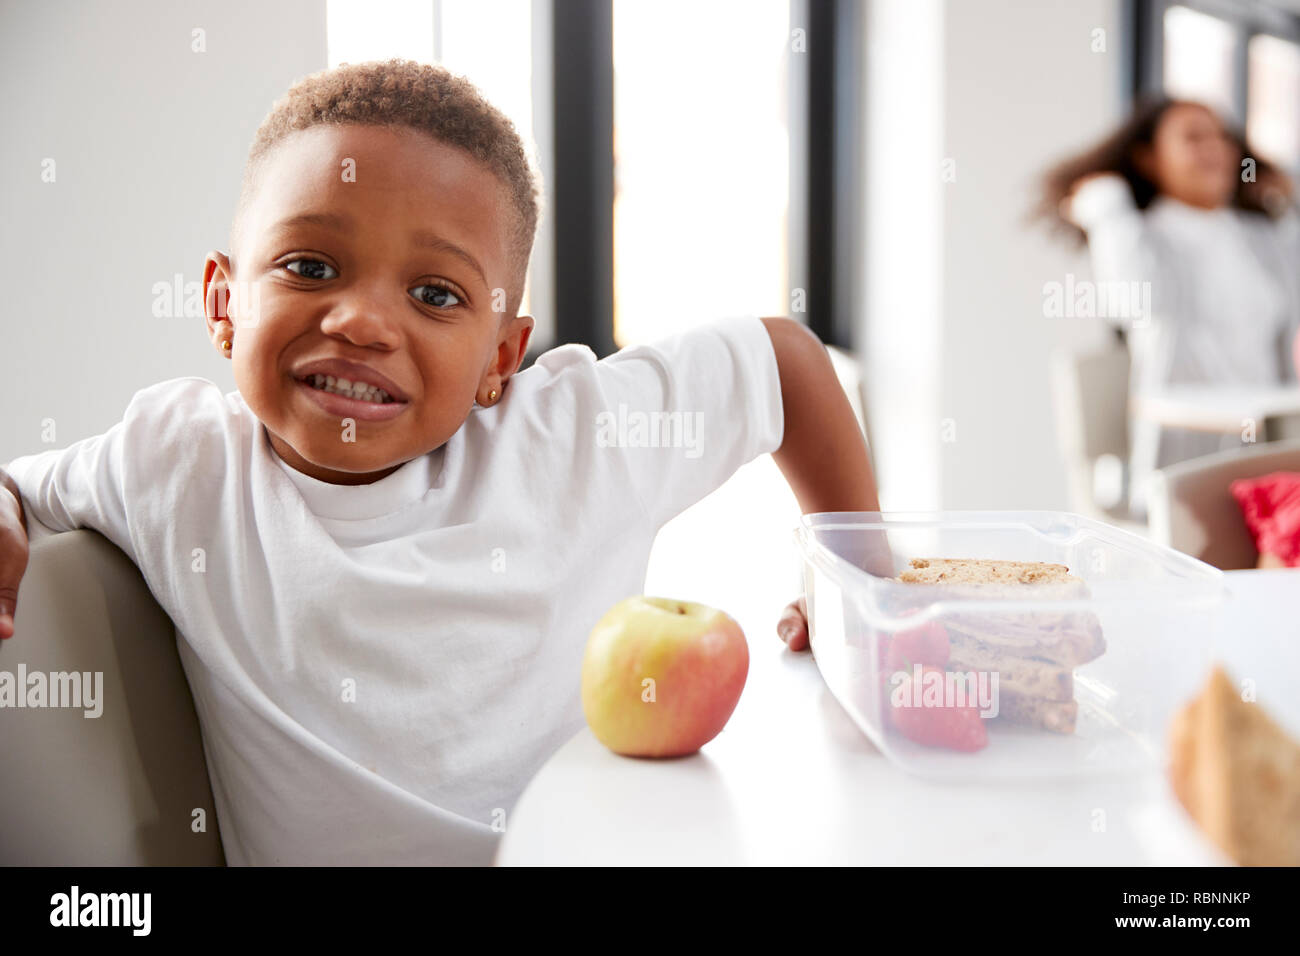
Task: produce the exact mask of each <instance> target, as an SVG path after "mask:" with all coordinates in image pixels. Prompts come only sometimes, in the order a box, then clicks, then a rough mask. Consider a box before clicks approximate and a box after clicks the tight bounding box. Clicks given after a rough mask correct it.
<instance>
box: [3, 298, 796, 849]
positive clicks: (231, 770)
mask: <svg viewBox="0 0 1300 956" xmlns="http://www.w3.org/2000/svg"><path fill="white" fill-rule="evenodd" d="M652 413H660V414H659V415H658V416H657V417H654V418H651V417H650V416H651V415H652ZM665 413H667V414H665ZM654 426H657V427H654ZM783 429H784V416H783V409H782V404H781V392H780V382H779V377H778V374H777V365H776V358H775V354H774V352H773V349H772V344H771V340H770V339H769V337H768V334H767V331H766V328H765V327H764V326H763V324H762V323H761V322H760V321H759V320H758V319H757V318H740V319H725V320H721V321H718V322H714V323H711V324H709V325H707V326H703V327H700V328H698V329H695V330H693V331H691V332H689V333H686V334H684V335H681V336H677V337H674V338H670V339H665V340H663V341H661V342H659V343H656V344H654V345H643V346H636V347H632V348H627V349H624V350H623V351H621V352H619V353H617V354H615V355H612V356H610V357H608V358H606V359H604V360H602V361H599V362H598V361H596V358H595V356H594V354H593V353H592V352H591V351H590V350H589V349H588V348H586V347H585V346H578V345H566V346H562V347H560V348H557V349H553V350H552V351H550V352H547V353H546V354H544V355H542V356H540V357H539V358H538V359H537V361H536V363H535V364H534V365H533V366H532V367H530V368H528V369H526V370H525V371H523V372H521V373H519V374H518V375H516V376H514V377H513V378H512V379H511V380H510V382H509V383H508V386H507V388H506V389H505V391H504V394H503V397H502V399H501V401H500V402H498V403H497V404H496V405H494V406H492V407H489V408H475V409H474V411H473V412H472V413H471V414H470V416H469V418H468V419H467V420H466V421H465V423H464V424H463V425H462V426H461V428H460V429H459V430H458V431H457V432H456V434H455V435H453V436H452V437H451V439H450V440H449V441H448V442H447V443H446V444H445V445H444V446H442V447H441V448H439V449H437V450H436V451H433V452H431V453H429V454H428V455H425V456H423V457H421V458H418V459H414V460H412V461H410V462H407V463H406V464H404V465H403V466H402V467H400V468H398V469H397V470H396V471H395V472H393V473H392V474H390V475H389V476H387V477H386V478H384V479H382V480H380V481H377V482H374V483H373V484H369V485H333V484H328V483H326V482H322V481H319V480H317V479H315V478H311V477H309V476H307V475H304V474H302V473H300V472H297V471H295V470H294V469H292V468H290V467H289V466H288V465H286V464H285V463H284V462H283V461H282V460H281V459H280V458H279V456H278V455H276V453H275V452H274V451H273V450H272V448H271V446H270V444H269V442H268V440H267V437H266V431H265V429H264V428H263V426H262V425H261V423H260V422H259V421H258V420H257V419H256V418H255V417H254V416H253V414H252V413H251V412H250V410H249V408H248V406H247V405H246V404H245V403H244V401H243V399H242V397H241V396H240V394H239V393H238V391H234V392H230V393H228V394H224V395H223V394H222V392H221V391H220V389H219V388H218V387H217V386H216V385H214V384H213V383H211V382H209V381H206V380H205V379H201V378H178V379H173V380H171V381H167V382H161V383H159V384H157V385H154V386H151V387H149V388H145V389H142V390H141V391H139V392H138V393H136V395H135V396H134V398H133V399H132V400H131V403H130V405H129V406H128V408H127V410H126V414H125V417H124V419H123V421H122V422H120V423H118V424H116V425H114V426H113V427H112V428H110V429H109V430H108V431H107V432H106V433H105V434H103V435H99V436H96V437H93V438H88V439H85V440H83V441H80V442H77V443H76V444H74V445H72V446H70V447H69V448H67V449H64V450H59V451H46V452H42V453H40V454H36V455H29V456H25V457H21V458H18V459H15V460H14V461H11V462H9V463H8V464H7V465H4V466H3V467H4V468H5V470H6V471H8V472H9V474H10V475H12V476H13V478H14V480H15V481H16V482H17V484H18V487H19V489H20V490H21V492H22V497H23V505H24V507H25V508H26V509H27V513H28V515H29V517H30V518H31V519H35V520H36V521H39V522H41V524H43V525H45V526H47V527H48V528H50V529H53V530H54V531H66V530H71V529H73V528H78V527H89V528H94V529H95V530H97V531H99V532H101V533H102V534H104V535H105V537H107V538H108V539H109V540H111V541H112V542H113V543H114V544H116V545H117V546H118V547H119V548H121V549H122V550H123V551H124V552H125V553H126V554H127V555H128V556H129V557H130V558H131V559H132V561H134V562H135V564H136V565H137V566H138V567H139V568H140V570H141V572H142V574H143V576H144V579H145V581H146V582H147V583H148V585H149V588H150V590H151V591H152V592H153V594H154V596H155V597H156V598H157V599H158V602H159V604H160V605H161V606H162V607H163V609H164V610H166V612H167V613H168V614H169V615H170V617H171V619H172V621H173V622H174V623H175V625H176V631H177V646H178V649H179V652H180V656H181V662H182V664H183V666H184V669H185V673H186V676H187V678H188V680H189V684H190V688H191V690H192V691H193V694H194V702H195V707H196V710H197V712H198V716H199V722H200V726H201V728H202V734H203V745H204V753H205V755H206V757H207V762H208V771H209V775H210V777H211V782H212V790H213V796H214V798H215V801H216V808H217V814H218V822H219V825H220V830H221V840H222V843H223V845H224V848H225V853H226V859H227V862H228V863H230V864H232V865H241V864H308V865H310V864H336V863H342V864H444V863H445V864H485V863H489V862H491V860H492V858H493V855H494V853H495V851H496V844H497V839H498V837H499V835H500V831H501V829H502V828H503V827H504V826H508V823H509V821H508V814H509V812H510V810H511V808H512V807H513V805H514V802H515V800H516V799H517V798H518V796H519V794H520V792H521V791H522V790H523V787H524V785H525V784H526V783H527V782H528V780H529V778H530V777H531V776H532V775H533V774H534V773H535V772H536V771H537V770H538V769H539V768H540V766H541V765H542V763H543V762H544V761H545V760H546V759H547V758H548V757H549V756H550V755H551V754H552V753H553V752H554V751H555V750H556V749H557V748H558V747H559V746H560V745H561V744H563V743H564V742H565V741H566V740H567V739H568V738H569V737H571V736H572V735H573V734H574V733H575V732H577V731H578V730H579V729H581V728H582V726H583V724H584V719H583V714H582V707H581V701H580V696H579V687H580V675H581V661H582V653H583V648H584V647H585V645H586V639H587V635H588V634H589V632H590V630H591V628H592V626H593V625H594V624H595V622H596V621H597V619H598V618H599V617H600V616H601V615H602V614H603V613H604V612H605V611H606V610H607V609H608V608H609V607H610V606H611V605H612V604H614V603H615V602H616V601H618V600H620V599H622V598H624V597H627V596H628V595H631V594H637V593H640V592H641V590H642V588H643V586H644V581H645V571H646V565H647V561H648V557H649V552H650V547H651V544H652V543H653V541H654V537H655V534H656V532H657V531H658V530H659V528H660V526H661V525H663V524H664V523H665V522H666V521H667V520H668V519H670V518H672V517H673V516H674V515H676V514H678V513H679V512H681V511H683V510H684V509H685V508H687V507H688V506H690V505H691V504H693V503H694V502H696V501H698V500H699V499H701V498H702V497H704V496H705V495H706V494H708V493H709V492H710V491H712V490H713V489H715V488H717V487H718V486H719V485H721V484H722V483H723V482H724V481H725V480H726V479H727V478H728V477H729V476H730V475H731V474H732V473H733V472H734V471H735V470H736V469H737V468H738V467H740V466H741V465H742V464H744V463H746V462H748V461H750V460H751V459H753V458H755V457H757V456H758V455H760V454H763V453H766V452H771V451H774V450H775V449H776V448H778V447H779V446H780V444H781V440H782V434H783ZM656 444H657V445H658V447H655V445H656ZM34 537H35V536H34ZM198 549H202V550H201V551H199V550H198Z"/></svg>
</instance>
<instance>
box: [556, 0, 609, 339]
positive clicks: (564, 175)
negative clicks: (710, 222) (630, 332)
mask: <svg viewBox="0 0 1300 956" xmlns="http://www.w3.org/2000/svg"><path fill="white" fill-rule="evenodd" d="M613 20H614V17H613V5H612V0H555V2H554V3H553V4H552V24H553V30H554V33H553V38H554V40H553V53H554V56H553V59H552V64H553V66H552V69H553V80H554V111H553V115H554V122H555V135H554V140H553V141H554V144H555V166H554V170H555V172H554V178H555V208H554V209H553V210H551V213H552V215H553V216H554V222H555V337H556V344H557V345H561V344H564V343H566V342H578V343H582V344H584V345H588V346H590V347H591V349H592V351H594V352H595V353H596V354H597V355H598V356H605V355H609V354H610V353H612V352H614V351H616V346H615V343H614V61H613V56H614V32H613Z"/></svg>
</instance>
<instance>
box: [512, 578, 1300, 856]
mask: <svg viewBox="0 0 1300 956" xmlns="http://www.w3.org/2000/svg"><path fill="white" fill-rule="evenodd" d="M1227 579H1228V583H1229V586H1230V587H1231V589H1232V591H1233V593H1234V600H1233V602H1232V604H1231V605H1230V607H1229V608H1228V609H1227V610H1226V611H1225V615H1224V616H1225V619H1230V620H1231V622H1232V623H1231V625H1230V630H1229V633H1228V635H1227V636H1228V642H1229V646H1227V647H1226V648H1225V650H1224V653H1223V658H1224V660H1225V662H1226V663H1227V664H1228V666H1229V668H1230V669H1231V671H1232V672H1233V674H1234V676H1236V677H1238V678H1240V677H1246V676H1249V677H1252V678H1254V679H1255V680H1256V682H1257V686H1258V691H1259V699H1260V700H1261V701H1268V702H1270V703H1273V702H1278V701H1287V707H1286V709H1285V710H1280V709H1278V708H1277V707H1272V706H1271V707H1270V712H1271V713H1273V714H1274V715H1275V716H1276V717H1277V718H1278V719H1279V720H1280V721H1281V722H1282V723H1283V724H1284V725H1286V726H1287V728H1288V730H1290V731H1291V732H1292V733H1293V734H1294V735H1296V736H1298V737H1300V694H1297V693H1296V691H1297V690H1300V570H1290V571H1235V572H1231V573H1229V574H1228V575H1227ZM740 619H741V620H740V623H741V625H742V626H743V627H744V628H745V630H746V633H747V634H748V635H749V639H750V647H751V662H750V676H749V681H748V683H747V685H746V687H745V692H744V695H743V696H742V697H741V701H740V704H739V706H738V707H737V708H736V713H735V714H734V715H733V717H732V720H731V722H730V723H729V724H728V725H727V728H726V729H725V730H724V731H723V732H722V734H721V735H719V736H718V737H717V738H716V739H714V740H713V741H711V742H710V743H709V744H707V745H706V746H705V747H704V749H703V750H701V751H700V753H698V754H695V755H693V756H691V757H687V758H682V759H679V760H672V761H651V760H634V759H628V758H624V757H619V756H616V755H615V754H613V753H610V752H609V751H608V750H606V749H605V748H604V747H603V746H602V745H601V744H600V743H599V742H598V741H597V740H596V739H595V737H593V736H592V734H591V732H590V731H589V730H586V729H584V730H583V731H581V732H580V733H579V734H577V735H576V736H575V737H574V738H573V739H572V740H570V741H569V742H568V743H567V744H565V745H564V746H563V747H562V748H561V749H560V750H559V751H558V752H557V753H556V754H555V755H554V756H553V757H552V758H551V759H550V760H549V761H548V762H547V763H546V765H545V766H544V767H543V768H542V769H541V771H540V772H538V774H537V775H536V776H535V777H534V778H533V780H532V781H531V782H530V784H529V786H528V787H527V789H526V790H525V791H524V794H523V796H522V797H521V799H520V801H519V802H518V804H517V805H516V807H515V809H514V811H513V812H512V813H511V816H510V819H509V820H508V822H507V827H506V833H505V836H504V837H503V840H502V844H501V847H500V851H499V853H498V856H497V863H498V864H499V865H533V864H547V865H554V864H561V865H563V864H593V865H595V864H652V865H653V864H723V865H725V864H775V865H780V864H814V865H815V864H831V865H837V864H918V865H933V864H978V865H991V864H1069V865H1092V864H1119V865H1143V864H1168V865H1181V864H1213V863H1219V862H1223V861H1222V859H1221V858H1220V857H1219V856H1218V854H1217V852H1216V851H1214V849H1213V848H1212V847H1210V846H1209V845H1208V844H1207V843H1206V842H1205V841H1204V840H1202V839H1201V838H1200V836H1199V834H1197V833H1196V832H1195V831H1194V830H1193V829H1192V827H1191V825H1190V824H1189V823H1188V822H1187V820H1186V818H1185V816H1184V815H1183V813H1182V810H1181V808H1180V807H1179V806H1178V804H1177V803H1176V802H1175V801H1174V800H1173V798H1172V795H1171V794H1170V793H1169V790H1168V787H1167V785H1166V783H1165V781H1164V779H1163V777H1162V776H1161V775H1160V774H1159V773H1156V772H1152V773H1149V774H1146V775H1142V776H1139V777H1135V778H1132V779H1109V780H1103V779H1096V780H1078V779H1075V780H1071V781H1064V782H1052V783H1037V784H1033V785H1025V784H1023V783H1021V784H1015V785H1011V784H1003V785H997V786H994V785H979V784H966V785H958V786H953V785H943V784H936V783H931V782H927V781H924V780H921V779H918V778H915V777H911V776H908V775H907V774H905V773H904V772H902V771H901V770H898V769H897V768H895V767H894V766H893V765H891V764H890V763H889V762H888V761H887V760H886V759H885V758H884V757H883V756H882V755H881V754H880V753H879V752H878V751H877V750H876V749H875V747H874V746H873V745H872V744H871V743H870V742H869V741H868V740H867V739H866V737H864V736H863V734H862V733H861V732H860V731H859V730H858V729H857V727H856V726H855V725H854V724H853V723H852V721H851V720H850V719H849V717H848V715H847V714H845V713H844V711H843V709H842V708H841V707H840V705H839V703H838V702H837V701H836V700H835V699H834V698H833V697H832V696H831V695H830V693H829V692H828V691H827V689H826V686H825V683H824V682H823V681H822V678H821V675H820V674H819V672H818V671H817V666H816V664H815V662H814V661H813V660H812V658H811V657H810V656H809V654H807V653H806V652H803V653H792V652H790V651H787V650H786V649H785V648H784V646H783V645H782V644H781V642H780V640H779V639H778V638H777V637H776V635H775V633H774V631H773V623H774V622H773V620H771V619H770V617H768V616H767V615H763V616H762V617H761V619H759V618H755V617H750V618H746V617H745V616H744V615H741V616H740Z"/></svg>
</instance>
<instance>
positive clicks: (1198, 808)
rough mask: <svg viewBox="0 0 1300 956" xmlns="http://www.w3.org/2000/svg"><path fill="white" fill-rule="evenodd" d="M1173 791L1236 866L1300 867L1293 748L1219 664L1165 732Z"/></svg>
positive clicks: (1299, 776)
mask: <svg viewBox="0 0 1300 956" xmlns="http://www.w3.org/2000/svg"><path fill="white" fill-rule="evenodd" d="M1169 747H1170V764H1169V777H1170V782H1171V784H1172V785H1173V790H1174V793H1175V794H1176V795H1177V797H1178V799H1179V801H1180V802H1181V803H1182V804H1183V806H1184V807H1186V808H1187V812H1188V813H1189V814H1190V815H1191V816H1192V819H1194V820H1195V821H1196V822H1197V824H1198V825H1199V826H1200V827H1201V829H1202V830H1203V831H1204V832H1205V834H1206V836H1208V837H1209V838H1210V839H1211V840H1212V841H1213V842H1214V843H1215V844H1216V845H1218V846H1219V848H1220V849H1222V850H1223V851H1224V852H1225V853H1226V854H1228V856H1230V857H1231V858H1232V859H1234V860H1236V861H1237V862H1238V863H1240V864H1242V865H1243V866H1300V744H1297V743H1296V742H1295V741H1294V740H1292V739H1291V738H1290V737H1289V736H1287V733H1286V731H1284V730H1283V729H1282V728H1281V727H1279V726H1278V725H1277V724H1276V723H1275V722H1274V721H1273V720H1272V719H1271V718H1270V717H1269V716H1268V714H1266V713H1265V712H1264V710H1263V709H1262V708H1261V707H1260V706H1259V704H1257V703H1250V702H1247V701H1244V700H1242V699H1241V694H1240V692H1239V691H1238V690H1237V687H1236V685H1235V684H1234V682H1233V681H1232V679H1231V678H1230V677H1228V675H1227V673H1226V672H1225V671H1224V670H1223V668H1222V667H1216V668H1215V669H1214V671H1213V673H1211V675H1210V679H1209V682H1208V683H1207V685H1206V686H1205V688H1204V689H1203V690H1202V691H1201V693H1200V694H1199V695H1198V696H1197V697H1195V698H1194V699H1193V700H1192V701H1191V702H1190V703H1188V704H1187V705H1185V706H1184V707H1183V708H1182V709H1181V710H1180V711H1179V712H1178V713H1177V714H1176V715H1175V716H1174V719H1173V721H1172V722H1171V724H1170V728H1169Z"/></svg>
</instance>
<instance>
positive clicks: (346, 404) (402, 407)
mask: <svg viewBox="0 0 1300 956" xmlns="http://www.w3.org/2000/svg"><path fill="white" fill-rule="evenodd" d="M317 374H320V373H317ZM293 384H294V386H295V387H296V388H298V389H299V390H300V391H302V392H303V393H305V394H306V396H307V398H308V399H310V400H311V401H313V402H315V403H316V404H317V405H318V406H319V407H320V408H322V409H324V411H325V412H326V413H328V414H329V415H332V416H334V417H335V418H353V419H357V420H358V421H363V422H386V421H389V420H390V419H393V418H396V417H397V416H398V415H400V414H402V412H404V411H406V409H407V408H408V407H410V404H411V403H410V402H396V401H394V402H385V403H383V404H380V403H378V402H367V401H363V400H362V399H359V398H347V397H346V396H343V395H336V394H335V393H334V392H325V391H322V390H321V389H319V388H313V387H312V386H311V385H308V384H307V383H306V382H303V381H299V380H298V379H294V382H293Z"/></svg>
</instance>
